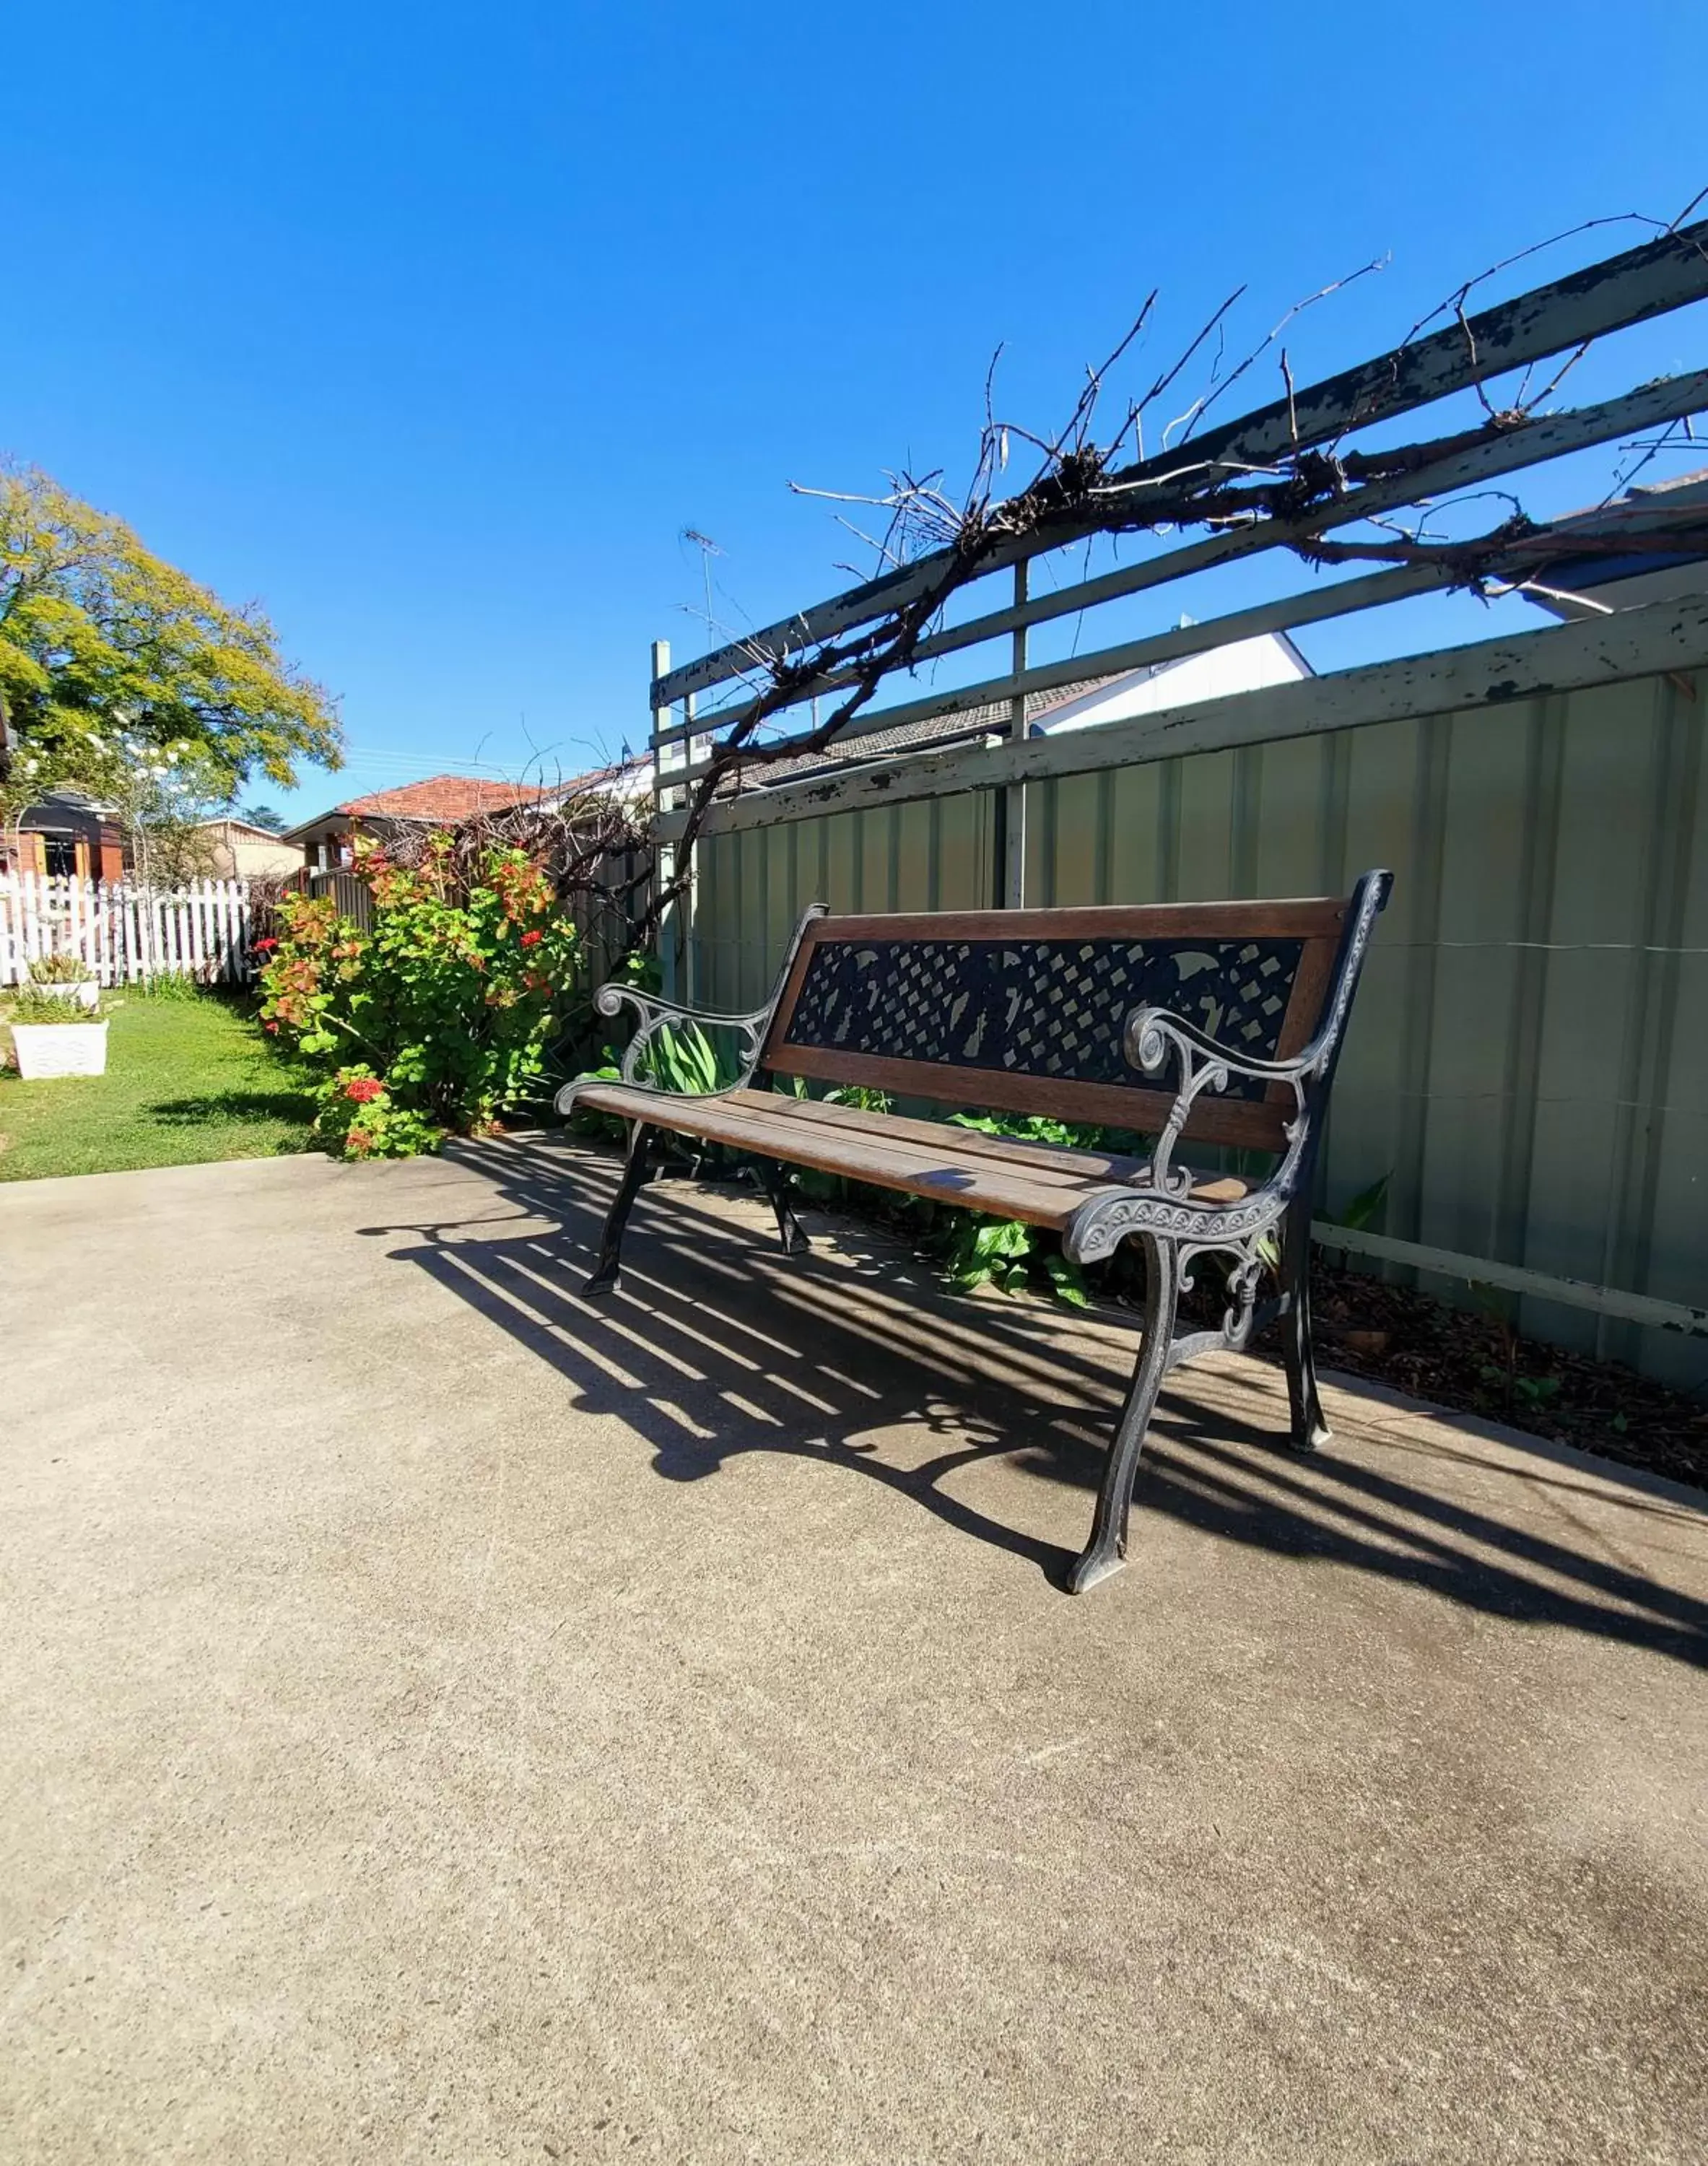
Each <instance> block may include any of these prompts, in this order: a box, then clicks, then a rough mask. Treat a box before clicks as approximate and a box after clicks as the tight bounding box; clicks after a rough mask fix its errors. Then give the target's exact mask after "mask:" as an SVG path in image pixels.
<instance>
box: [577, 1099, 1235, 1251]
mask: <svg viewBox="0 0 1708 2166" xmlns="http://www.w3.org/2000/svg"><path fill="white" fill-rule="evenodd" d="M577 1103H578V1104H580V1105H582V1106H583V1107H588V1108H590V1109H592V1110H593V1111H595V1112H601V1113H614V1114H615V1115H616V1116H617V1117H619V1119H621V1120H625V1121H657V1122H662V1123H664V1124H666V1125H667V1126H668V1127H669V1128H672V1129H674V1130H675V1131H676V1132H677V1133H678V1134H682V1135H690V1136H698V1137H702V1138H704V1139H705V1140H706V1141H707V1142H709V1143H720V1144H729V1145H730V1146H731V1148H733V1149H737V1150H746V1151H751V1152H754V1153H756V1154H759V1155H761V1156H762V1157H765V1158H768V1159H773V1160H776V1159H781V1160H784V1161H786V1162H787V1163H788V1164H789V1165H807V1166H812V1167H814V1168H815V1169H816V1170H818V1171H819V1172H820V1173H835V1174H841V1175H844V1176H845V1177H846V1179H848V1180H850V1181H868V1182H870V1183H871V1184H872V1186H874V1187H878V1188H898V1189H902V1190H904V1191H906V1192H907V1193H908V1194H909V1195H913V1196H927V1197H935V1198H936V1199H937V1200H938V1201H939V1202H944V1203H956V1204H959V1205H961V1206H962V1207H963V1208H965V1209H967V1210H969V1211H987V1212H990V1213H991V1214H992V1215H993V1216H994V1217H995V1218H1024V1219H1025V1221H1026V1223H1028V1224H1029V1225H1032V1226H1044V1227H1047V1228H1050V1229H1051V1230H1052V1232H1055V1233H1060V1232H1061V1231H1062V1228H1064V1227H1065V1226H1066V1225H1067V1224H1068V1220H1069V1219H1070V1218H1072V1217H1073V1213H1074V1212H1076V1211H1077V1210H1078V1208H1079V1207H1080V1206H1081V1205H1082V1204H1083V1203H1087V1202H1090V1200H1091V1199H1092V1198H1093V1197H1095V1196H1099V1195H1103V1194H1105V1193H1106V1192H1107V1191H1109V1190H1110V1188H1111V1187H1117V1186H1124V1185H1126V1184H1129V1183H1131V1182H1132V1181H1136V1180H1140V1179H1141V1178H1142V1177H1143V1175H1144V1174H1145V1171H1146V1165H1147V1161H1146V1160H1143V1159H1141V1158H1122V1157H1118V1156H1115V1155H1114V1154H1110V1153H1109V1152H1105V1151H1087V1150H1074V1149H1070V1148H1068V1147H1067V1146H1065V1145H1063V1144H1048V1143H1031V1142H1027V1141H1026V1140H1025V1139H1024V1138H1020V1137H1015V1136H988V1135H984V1134H982V1133H980V1132H979V1131H978V1129H976V1128H959V1127H956V1126H954V1125H952V1123H948V1122H946V1121H915V1120H909V1119H906V1118H904V1117H902V1116H901V1115H899V1114H896V1113H868V1112H862V1111H861V1110H860V1108H859V1107H855V1106H838V1105H832V1104H829V1103H827V1102H826V1101H825V1100H823V1099H814V1098H788V1097H783V1096H781V1095H780V1094H779V1093H778V1092H776V1091H746V1090H743V1091H722V1092H719V1093H716V1094H714V1095H709V1096H705V1097H700V1098H693V1097H672V1099H671V1100H670V1102H669V1105H668V1107H667V1108H661V1107H660V1105H659V1101H658V1094H657V1092H656V1091H648V1090H646V1089H642V1088H637V1087H635V1086H630V1085H625V1084H620V1083H590V1084H586V1085H583V1087H582V1090H581V1091H580V1094H579V1096H578V1098H577ZM1251 1189H1252V1184H1251V1183H1250V1182H1248V1181H1241V1180H1239V1179H1237V1178H1236V1177H1235V1176H1232V1175H1225V1176H1222V1177H1220V1178H1217V1179H1211V1180H1204V1181H1195V1182H1194V1185H1193V1188H1192V1191H1191V1200H1192V1201H1193V1202H1199V1203H1236V1202H1239V1201H1240V1199H1241V1197H1245V1196H1247V1194H1249V1193H1250V1192H1251Z"/></svg>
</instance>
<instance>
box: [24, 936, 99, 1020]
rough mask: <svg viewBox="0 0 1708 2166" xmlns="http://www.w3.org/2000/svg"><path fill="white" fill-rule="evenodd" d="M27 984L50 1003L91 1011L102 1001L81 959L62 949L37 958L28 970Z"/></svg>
mask: <svg viewBox="0 0 1708 2166" xmlns="http://www.w3.org/2000/svg"><path fill="white" fill-rule="evenodd" d="M29 983H30V985H32V986H33V987H34V989H35V990H36V991H38V992H44V993H45V994H46V995H47V996H48V997H49V999H50V1000H55V1001H73V1002H75V1003H76V1005H77V1006H80V1007H85V1008H92V1007H93V1006H94V1005H95V1003H96V1002H97V1001H98V1000H99V999H100V997H101V986H100V981H99V980H98V979H97V977H96V975H95V974H94V972H93V971H92V969H90V967H89V965H88V964H87V963H86V962H85V961H84V960H83V959H82V956H81V955H74V954H70V953H69V952H67V951H66V949H64V948H55V950H54V951H53V953H52V954H48V955H38V956H37V957H36V959H35V960H34V962H33V963H32V964H30V966H29Z"/></svg>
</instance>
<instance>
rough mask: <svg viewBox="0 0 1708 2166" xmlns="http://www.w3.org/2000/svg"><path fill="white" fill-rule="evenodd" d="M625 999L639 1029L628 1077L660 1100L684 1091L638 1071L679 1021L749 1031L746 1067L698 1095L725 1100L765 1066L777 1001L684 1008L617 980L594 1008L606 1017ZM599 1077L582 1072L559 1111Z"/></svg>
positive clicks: (628, 1056) (628, 1053) (624, 1070)
mask: <svg viewBox="0 0 1708 2166" xmlns="http://www.w3.org/2000/svg"><path fill="white" fill-rule="evenodd" d="M625 1001H626V1002H627V1003H628V1005H629V1006H630V1007H632V1008H633V1009H634V1011H635V1034H634V1036H633V1037H632V1038H630V1040H629V1043H628V1044H627V1045H626V1046H625V1048H624V1049H623V1058H622V1061H621V1063H620V1073H621V1075H622V1078H623V1081H624V1083H625V1085H626V1086H628V1087H629V1088H630V1090H633V1091H650V1092H651V1094H652V1095H653V1096H656V1097H659V1098H679V1097H681V1096H683V1093H682V1092H681V1091H669V1090H667V1089H666V1088H665V1087H664V1086H663V1085H662V1084H659V1083H647V1082H645V1081H643V1080H641V1078H640V1075H639V1074H638V1073H637V1072H636V1071H637V1070H638V1069H639V1067H640V1062H641V1060H642V1059H643V1058H644V1056H645V1054H646V1051H647V1049H648V1048H649V1047H650V1046H651V1043H652V1042H653V1040H654V1039H655V1038H656V1037H657V1036H658V1034H659V1033H660V1032H661V1031H664V1030H668V1029H669V1028H672V1026H673V1025H678V1024H683V1023H692V1024H693V1025H695V1026H696V1028H699V1029H702V1030H704V1029H708V1028H718V1027H719V1026H720V1025H721V1026H722V1027H723V1028H726V1029H730V1030H738V1031H740V1032H741V1033H743V1036H744V1037H745V1038H746V1043H745V1044H744V1045H743V1047H742V1049H741V1073H740V1075H737V1076H736V1078H735V1081H734V1082H733V1083H726V1084H725V1085H724V1086H723V1087H722V1089H721V1090H719V1091H707V1092H704V1093H703V1094H696V1095H704V1096H707V1097H720V1098H721V1097H725V1096H727V1095H728V1094H729V1093H730V1091H740V1090H742V1089H745V1087H746V1085H747V1084H748V1083H749V1082H751V1080H752V1076H753V1071H754V1070H755V1069H756V1067H757V1066H758V1065H759V1051H760V1048H761V1047H762V1045H763V1044H764V1043H765V1033H766V1029H767V1025H768V1024H769V1023H770V1021H771V1017H772V1009H773V1008H774V1007H775V1006H776V1001H775V1000H774V999H773V1000H771V1001H767V1002H766V1004H765V1006H763V1007H762V1008H754V1009H752V1010H751V1011H750V1012H748V1013H747V1014H746V1015H720V1014H718V1013H717V1012H714V1010H712V1009H709V1008H690V1007H684V1006H682V1005H681V1003H680V1002H679V1001H667V1000H663V999H661V998H660V996H658V995H657V994H656V993H647V992H643V991H641V989H640V986H639V985H622V984H620V983H619V982H617V981H615V980H609V981H608V982H607V983H606V984H604V985H601V986H600V987H599V989H598V992H596V993H595V994H594V995H593V1006H594V1007H595V1008H597V1009H598V1012H599V1013H600V1014H601V1015H603V1016H614V1015H616V1014H617V1013H618V1012H619V1011H620V1010H621V1008H622V1006H623V1005H624V1003H625ZM597 1080H598V1079H597V1078H596V1077H594V1076H591V1075H579V1076H577V1078H576V1080H575V1081H574V1082H572V1083H566V1084H565V1085H564V1086H563V1088H562V1089H561V1091H559V1092H558V1094H557V1110H558V1112H560V1113H567V1112H569V1111H570V1109H571V1107H572V1106H573V1105H574V1103H575V1100H576V1095H577V1092H578V1091H583V1090H585V1089H588V1088H589V1087H590V1086H592V1085H593V1083H594V1082H595V1081H597Z"/></svg>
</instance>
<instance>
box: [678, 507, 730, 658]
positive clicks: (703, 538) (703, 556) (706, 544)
mask: <svg viewBox="0 0 1708 2166" xmlns="http://www.w3.org/2000/svg"><path fill="white" fill-rule="evenodd" d="M682 538H683V541H684V542H693V545H694V547H695V548H697V549H698V551H699V552H700V576H701V578H703V579H704V581H705V589H706V652H707V653H708V654H709V653H710V652H711V651H712V643H713V626H712V559H713V557H721V556H722V555H723V553H724V552H723V551H722V550H721V549H720V547H718V545H717V543H716V542H714V541H713V539H712V537H711V536H710V535H709V534H702V533H701V531H700V530H699V529H698V526H684V527H683V530H682Z"/></svg>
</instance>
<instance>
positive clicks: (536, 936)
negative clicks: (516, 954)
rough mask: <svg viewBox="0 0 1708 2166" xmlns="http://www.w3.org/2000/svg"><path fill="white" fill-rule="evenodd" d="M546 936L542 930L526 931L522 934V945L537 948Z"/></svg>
mask: <svg viewBox="0 0 1708 2166" xmlns="http://www.w3.org/2000/svg"><path fill="white" fill-rule="evenodd" d="M544 938H546V935H545V934H544V933H543V932H537V931H536V932H525V933H524V934H523V935H522V945H523V946H524V947H525V948H537V947H538V946H539V945H540V942H541V941H542V940H543V939H544Z"/></svg>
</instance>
